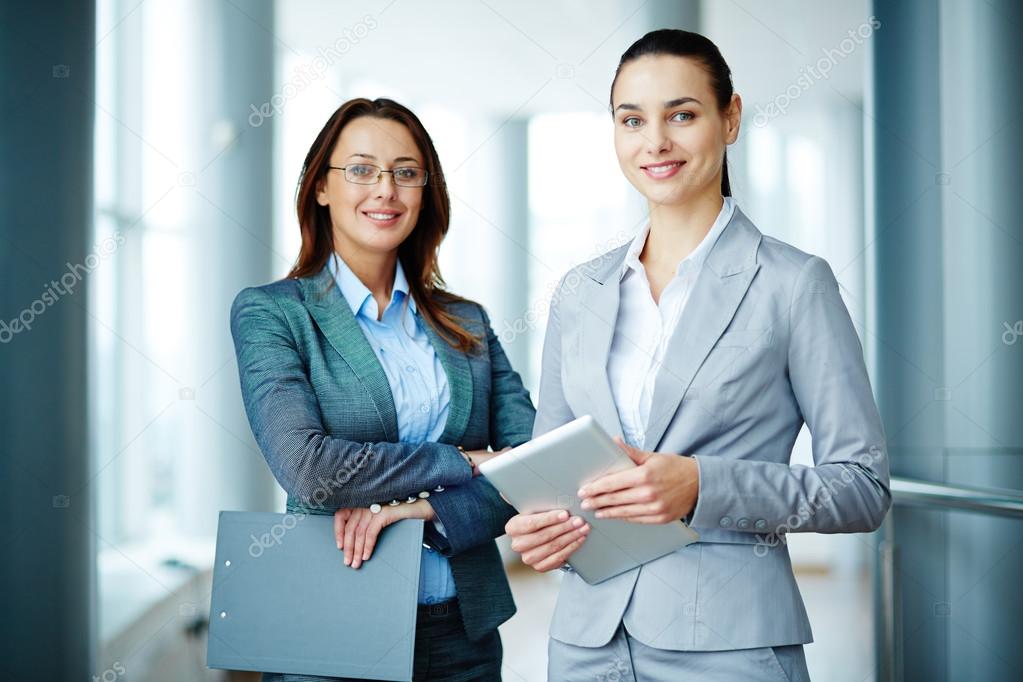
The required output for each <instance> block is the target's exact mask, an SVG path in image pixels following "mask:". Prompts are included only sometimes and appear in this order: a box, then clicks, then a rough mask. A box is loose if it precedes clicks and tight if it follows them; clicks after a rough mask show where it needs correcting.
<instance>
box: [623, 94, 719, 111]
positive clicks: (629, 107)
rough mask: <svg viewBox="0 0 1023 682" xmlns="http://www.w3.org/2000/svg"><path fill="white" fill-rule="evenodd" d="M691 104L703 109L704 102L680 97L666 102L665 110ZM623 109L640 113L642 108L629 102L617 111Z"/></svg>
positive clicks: (693, 98) (624, 103)
mask: <svg viewBox="0 0 1023 682" xmlns="http://www.w3.org/2000/svg"><path fill="white" fill-rule="evenodd" d="M689 102H695V103H696V104H699V105H700V106H701V107H702V106H703V102H701V101H700V100H698V99H696V98H695V97H679V98H677V99H670V100H668V101H667V102H665V103H664V108H665V109H671V108H672V107H677V106H680V105H682V104H688V103H689ZM621 109H626V110H628V111H640V110H641V109H640V106H639V105H638V104H630V103H628V102H623V103H621V104H619V105H618V106H617V107H615V111H619V110H621Z"/></svg>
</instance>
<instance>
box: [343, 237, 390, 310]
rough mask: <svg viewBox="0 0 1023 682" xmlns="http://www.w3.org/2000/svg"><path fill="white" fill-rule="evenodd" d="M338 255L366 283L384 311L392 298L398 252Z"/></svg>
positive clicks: (359, 252) (362, 252) (360, 252)
mask: <svg viewBox="0 0 1023 682" xmlns="http://www.w3.org/2000/svg"><path fill="white" fill-rule="evenodd" d="M337 255H338V257H339V258H340V259H341V260H343V261H344V262H345V264H346V265H347V266H348V267H349V268H350V269H351V271H352V272H353V273H354V274H355V276H356V277H358V278H359V281H360V282H362V283H363V284H365V285H366V288H367V289H369V291H370V293H371V294H373V298H374V299H376V301H377V304H378V306H377V307H378V308H379V310H380V312H381V313H383V310H384V308H386V307H387V304H388V303H389V302H390V300H391V293H392V290H393V289H394V273H395V268H396V267H397V264H398V252H397V250H395V251H388V252H386V253H374V252H364V251H358V252H349V253H341V252H340V251H338V252H337Z"/></svg>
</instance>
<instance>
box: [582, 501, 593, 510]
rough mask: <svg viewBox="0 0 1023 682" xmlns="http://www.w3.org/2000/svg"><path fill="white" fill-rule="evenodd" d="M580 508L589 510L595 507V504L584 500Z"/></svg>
mask: <svg viewBox="0 0 1023 682" xmlns="http://www.w3.org/2000/svg"><path fill="white" fill-rule="evenodd" d="M579 506H580V507H582V508H583V509H589V508H590V507H592V506H593V503H592V502H590V501H589V500H583V503H582V504H580V505H579Z"/></svg>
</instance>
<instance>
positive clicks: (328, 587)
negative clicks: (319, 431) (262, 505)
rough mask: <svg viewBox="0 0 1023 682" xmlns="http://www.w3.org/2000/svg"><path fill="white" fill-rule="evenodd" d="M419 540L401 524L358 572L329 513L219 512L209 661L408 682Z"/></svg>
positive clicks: (409, 524)
mask: <svg viewBox="0 0 1023 682" xmlns="http://www.w3.org/2000/svg"><path fill="white" fill-rule="evenodd" d="M422 544H423V522H422V521H421V520H412V519H409V520H405V521H399V522H398V523H395V524H392V525H390V526H388V527H387V528H385V529H384V530H383V532H382V533H381V534H380V538H379V540H378V541H377V545H376V548H375V549H374V551H373V556H372V557H370V559H369V561H367V562H365V563H364V564H363V565H362V566H361V567H360V568H359V569H358V570H356V569H352V568H350V567H348V566H345V565H344V554H343V553H342V552H341V550H339V549H338V548H337V545H336V543H335V541H334V517H333V516H314V515H302V514H298V513H295V514H272V513H262V512H221V513H220V527H219V530H218V532H217V558H216V564H215V565H214V569H213V593H212V597H211V599H210V629H209V644H208V648H207V658H206V664H207V665H208V666H209V667H211V668H225V669H229V670H258V671H262V672H278V673H302V674H307V675H325V676H332V677H361V678H367V679H374V680H411V679H412V656H413V650H414V647H415V631H416V602H417V597H418V592H419V562H420V558H421V556H422Z"/></svg>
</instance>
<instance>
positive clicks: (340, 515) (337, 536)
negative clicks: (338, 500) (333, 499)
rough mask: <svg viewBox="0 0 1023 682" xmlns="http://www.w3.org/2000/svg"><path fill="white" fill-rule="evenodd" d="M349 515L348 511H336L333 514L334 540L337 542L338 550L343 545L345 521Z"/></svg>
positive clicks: (349, 511)
mask: <svg viewBox="0 0 1023 682" xmlns="http://www.w3.org/2000/svg"><path fill="white" fill-rule="evenodd" d="M351 513H352V512H351V510H349V509H338V510H337V511H336V512H334V540H335V541H336V542H337V548H338V549H341V548H342V547H343V546H344V544H345V520H346V519H347V518H348V516H349V515H350V514H351Z"/></svg>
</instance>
